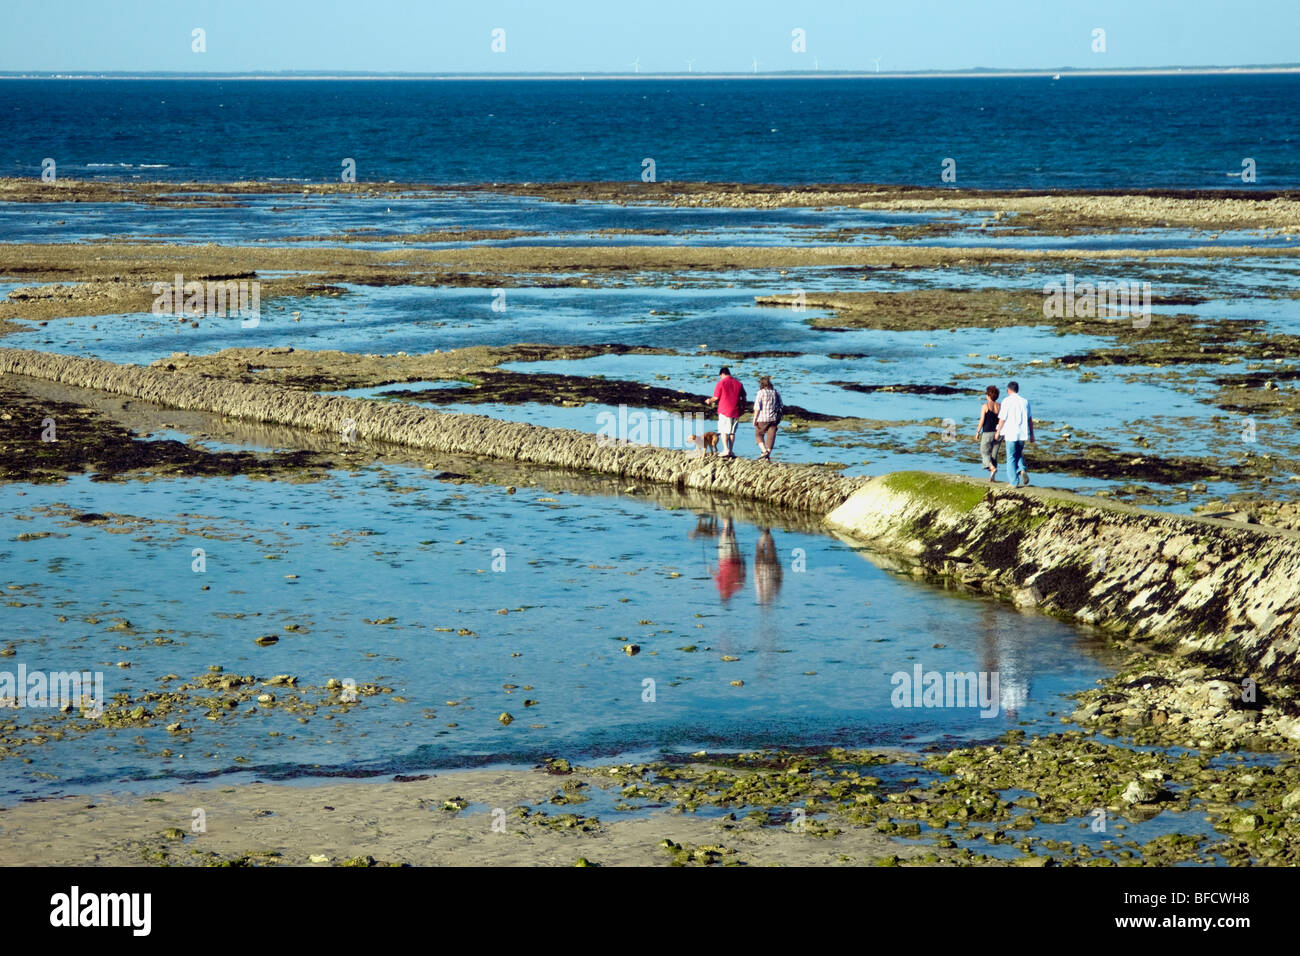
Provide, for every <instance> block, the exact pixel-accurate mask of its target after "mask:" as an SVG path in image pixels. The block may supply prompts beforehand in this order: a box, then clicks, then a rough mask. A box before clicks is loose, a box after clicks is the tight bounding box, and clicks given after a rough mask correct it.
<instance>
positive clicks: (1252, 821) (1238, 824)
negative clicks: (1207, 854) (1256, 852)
mask: <svg viewBox="0 0 1300 956" xmlns="http://www.w3.org/2000/svg"><path fill="white" fill-rule="evenodd" d="M1257 826H1259V817H1257V816H1255V815H1254V814H1253V813H1247V814H1244V815H1242V816H1239V817H1237V818H1236V819H1234V820H1233V821H1232V832H1233V833H1250V832H1251V831H1253V830H1254V829H1255V827H1257Z"/></svg>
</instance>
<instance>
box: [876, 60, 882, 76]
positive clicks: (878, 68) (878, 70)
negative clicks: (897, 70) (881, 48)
mask: <svg viewBox="0 0 1300 956" xmlns="http://www.w3.org/2000/svg"><path fill="white" fill-rule="evenodd" d="M880 59H881V58H880V57H876V58H875V64H876V72H877V73H879V72H880Z"/></svg>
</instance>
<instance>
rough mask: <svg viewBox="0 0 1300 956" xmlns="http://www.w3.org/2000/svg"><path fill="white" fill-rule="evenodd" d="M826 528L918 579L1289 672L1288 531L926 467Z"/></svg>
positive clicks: (1299, 634) (1166, 646)
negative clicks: (890, 556) (898, 560)
mask: <svg viewBox="0 0 1300 956" xmlns="http://www.w3.org/2000/svg"><path fill="white" fill-rule="evenodd" d="M827 524H828V525H829V526H830V527H831V528H832V529H833V530H834V531H836V532H837V533H838V534H840V535H841V536H842V537H844V538H846V539H847V540H849V541H850V542H854V543H860V544H863V545H865V546H869V547H871V548H873V549H880V550H884V551H888V552H892V553H896V554H901V555H905V556H906V557H908V558H909V560H910V561H911V562H913V563H914V565H915V566H917V567H919V568H920V569H922V570H923V571H924V572H925V573H927V574H929V575H932V576H937V577H946V578H949V579H952V580H955V581H958V582H960V583H962V584H964V585H966V586H968V587H970V588H972V589H975V590H979V591H984V592H987V593H990V594H996V595H999V596H1003V597H1007V598H1010V599H1012V600H1014V601H1015V602H1016V603H1017V604H1019V605H1021V606H1034V607H1037V608H1039V609H1040V610H1042V611H1045V612H1047V613H1050V614H1054V615H1056V616H1059V617H1062V618H1065V619H1067V620H1072V621H1079V622H1083V623H1088V624H1094V625H1096V626H1098V627H1101V628H1104V629H1106V630H1108V631H1111V632H1113V633H1114V634H1115V636H1116V637H1129V638H1133V639H1136V640H1139V641H1141V642H1142V643H1144V644H1146V645H1148V646H1150V647H1151V648H1152V649H1154V650H1159V651H1164V652H1171V653H1177V654H1180V655H1182V654H1188V655H1191V656H1192V657H1193V658H1194V659H1197V660H1199V661H1200V662H1202V663H1208V664H1212V665H1217V666H1223V667H1231V668H1233V669H1234V670H1235V672H1236V673H1238V674H1240V675H1243V676H1249V677H1252V678H1254V679H1256V680H1259V681H1262V680H1264V679H1268V680H1270V681H1283V682H1291V681H1294V680H1295V679H1296V678H1297V677H1300V622H1297V619H1296V614H1297V611H1300V535H1297V534H1296V533H1294V532H1288V531H1277V530H1270V529H1266V528H1260V527H1258V526H1248V525H1239V524H1234V523H1231V522H1226V521H1216V520H1213V519H1205V518H1194V517H1184V516H1181V515H1171V514H1163V513H1159V512H1153V511H1143V510H1139V509H1136V508H1129V507H1126V506H1123V505H1116V504H1111V503H1100V502H1098V501H1097V500H1095V499H1092V498H1085V497H1082V496H1078V495H1074V494H1070V493H1068V492H1061V491H1056V490H1054V489H1043V488H1026V489H1019V490H1016V489H1012V488H1010V487H1008V486H1006V485H999V486H990V485H989V484H988V482H987V481H979V480H976V479H965V478H958V477H953V476H946V475H936V474H931V473H925V472H900V473H895V474H892V475H885V476H882V477H880V478H876V479H872V480H871V481H869V482H868V483H867V484H865V485H864V486H863V487H862V488H861V489H860V490H858V491H857V492H856V493H855V494H854V495H853V496H852V497H851V498H850V499H849V500H848V501H846V502H845V503H844V504H843V505H841V506H840V507H838V508H836V509H835V510H834V511H833V512H831V514H830V515H829V516H828V518H827Z"/></svg>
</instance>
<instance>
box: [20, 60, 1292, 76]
mask: <svg viewBox="0 0 1300 956" xmlns="http://www.w3.org/2000/svg"><path fill="white" fill-rule="evenodd" d="M1296 72H1300V63H1282V64H1251V65H1243V66H1141V67H1111V68H1096V67H1055V68H1053V67H1041V68H1026V69H1019V68H1016V69H998V68H994V67H971V68H967V69H955V70H879V71H873V70H780V71H762V72H757V73H754V72H743V71H729V72H707V71H699V72H695V71H686V72H682V71H660V72H651V71H646V72H639V73H627V72H622V71H618V72H616V71H601V70H591V71H585V72H584V71H529V72H518V73H473V72H456V71H445V72H427V73H426V72H401V71H387V72H385V71H371V70H269V71H267V70H249V71H238V70H232V71H228V72H218V71H205V72H189V71H183V70H83V71H68V70H25V71H24V70H3V71H0V79H7V80H13V79H39V80H45V79H50V80H55V79H64V80H67V79H74V80H93V79H152V78H165V79H185V80H226V79H229V80H258V79H263V80H297V79H300V80H313V79H314V80H327V79H340V80H343V79H346V80H586V79H588V78H591V79H601V80H652V79H673V80H679V79H728V80H735V79H870V78H880V79H925V78H933V77H950V78H972V79H974V78H1001V77H1042V76H1051V77H1053V78H1055V77H1058V76H1059V77H1065V76H1076V77H1077V76H1140V75H1155V76H1161V75H1163V76H1171V75H1172V76H1177V75H1193V76H1195V75H1201V76H1206V75H1225V74H1234V73H1237V74H1269V73H1273V74H1286V73H1296Z"/></svg>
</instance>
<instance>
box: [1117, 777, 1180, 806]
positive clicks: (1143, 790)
mask: <svg viewBox="0 0 1300 956" xmlns="http://www.w3.org/2000/svg"><path fill="white" fill-rule="evenodd" d="M1150 772H1151V771H1148V773H1150ZM1155 772H1156V773H1160V771H1155ZM1169 796H1170V793H1169V791H1168V790H1165V789H1164V788H1163V787H1161V786H1160V784H1159V781H1157V780H1150V779H1140V780H1133V781H1130V782H1129V785H1128V786H1127V787H1125V788H1124V792H1123V793H1121V794H1120V795H1119V798H1120V799H1121V800H1123V801H1124V802H1125V803H1127V804H1129V806H1137V805H1138V804H1142V803H1156V802H1157V801H1159V800H1163V799H1166V798H1168V797H1169Z"/></svg>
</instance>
